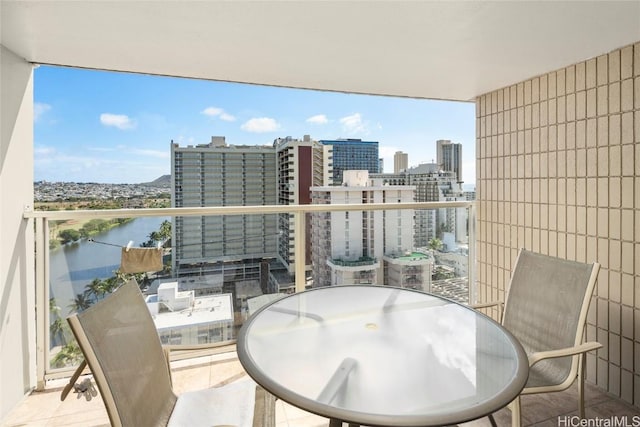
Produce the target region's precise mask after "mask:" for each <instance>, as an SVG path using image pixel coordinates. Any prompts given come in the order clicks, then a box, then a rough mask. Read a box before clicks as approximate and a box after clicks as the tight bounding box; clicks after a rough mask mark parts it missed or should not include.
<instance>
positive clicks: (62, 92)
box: [34, 66, 475, 185]
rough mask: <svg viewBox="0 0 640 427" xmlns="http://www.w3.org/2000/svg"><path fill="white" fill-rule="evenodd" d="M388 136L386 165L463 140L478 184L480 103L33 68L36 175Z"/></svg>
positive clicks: (79, 175) (119, 179)
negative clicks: (236, 148) (208, 152)
mask: <svg viewBox="0 0 640 427" xmlns="http://www.w3.org/2000/svg"><path fill="white" fill-rule="evenodd" d="M304 135H310V136H311V138H313V139H315V140H321V139H340V138H360V139H363V140H373V141H378V142H379V147H380V150H379V153H380V157H381V158H382V159H384V165H385V169H384V172H393V156H394V154H395V152H396V151H403V152H405V153H408V155H409V166H410V167H411V166H416V165H418V164H420V163H429V162H433V161H435V158H436V141H437V140H438V139H449V140H451V141H452V142H456V143H461V144H462V145H463V172H464V175H463V180H464V181H465V184H467V185H472V184H474V183H475V104H474V103H471V102H470V103H463V102H452V101H438V100H423V99H411V98H394V97H383V96H372V95H356V94H344V93H337V92H321V91H312V90H303V89H290V88H278V87H269V86H257V85H248V84H240V83H229V82H216V81H205V80H194V79H181V78H173V77H163V76H151V75H138V74H128V73H116V72H107V71H96V70H83V69H74V68H63V67H51V66H40V67H38V68H37V69H36V70H35V73H34V140H35V143H34V160H35V161H34V168H35V171H34V181H41V180H44V181H63V182H64V181H68V182H98V183H115V184H117V183H140V182H148V181H152V180H154V179H156V178H158V177H159V176H162V175H167V174H169V173H170V167H171V165H170V163H171V162H170V153H171V149H170V144H171V142H172V141H173V142H174V143H178V144H180V145H181V146H185V145H196V144H204V143H208V142H209V141H210V139H211V137H212V136H225V137H226V140H227V142H228V143H229V144H230V145H272V143H273V141H274V140H275V139H276V138H283V137H286V136H292V137H293V138H302V137H303V136H304Z"/></svg>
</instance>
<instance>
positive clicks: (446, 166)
mask: <svg viewBox="0 0 640 427" xmlns="http://www.w3.org/2000/svg"><path fill="white" fill-rule="evenodd" d="M436 158H437V162H438V165H439V166H440V168H441V169H442V170H443V171H445V172H455V174H456V179H457V181H458V182H462V144H458V143H455V142H451V141H450V140H448V139H440V140H438V141H436Z"/></svg>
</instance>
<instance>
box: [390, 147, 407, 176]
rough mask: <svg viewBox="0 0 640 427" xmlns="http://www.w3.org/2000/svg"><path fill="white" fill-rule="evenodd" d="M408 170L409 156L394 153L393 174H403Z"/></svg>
mask: <svg viewBox="0 0 640 427" xmlns="http://www.w3.org/2000/svg"><path fill="white" fill-rule="evenodd" d="M408 168H409V155H408V154H407V153H403V152H402V151H396V154H394V155H393V173H400V172H404V171H406V170H407V169H408Z"/></svg>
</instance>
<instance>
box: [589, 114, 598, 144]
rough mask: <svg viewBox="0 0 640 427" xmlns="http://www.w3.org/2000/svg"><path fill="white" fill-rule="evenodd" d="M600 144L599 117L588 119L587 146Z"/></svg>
mask: <svg viewBox="0 0 640 427" xmlns="http://www.w3.org/2000/svg"><path fill="white" fill-rule="evenodd" d="M596 145H598V121H597V119H594V118H591V119H587V147H595V146H596Z"/></svg>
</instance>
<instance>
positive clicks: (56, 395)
mask: <svg viewBox="0 0 640 427" xmlns="http://www.w3.org/2000/svg"><path fill="white" fill-rule="evenodd" d="M245 376H246V374H245V372H244V370H243V369H242V366H241V365H240V362H239V361H238V359H237V356H236V354H235V353H223V354H218V355H213V356H206V357H202V358H198V359H195V360H193V359H192V360H190V361H183V362H174V364H173V378H174V384H175V389H176V392H177V393H181V392H184V391H187V390H194V389H199V388H204V387H210V386H220V385H223V384H226V383H229V382H232V381H235V380H237V379H239V378H243V377H245ZM63 386H64V382H63V381H52V382H51V384H49V385H48V387H47V389H46V390H45V391H43V392H34V393H32V394H31V395H29V396H28V397H26V398H25V399H24V401H23V402H22V404H21V405H19V407H18V408H16V409H15V410H14V411H13V412H12V413H11V414H9V416H8V417H7V418H6V419H5V420H3V422H2V423H1V424H0V425H2V426H3V427H18V426H20V427H22V426H28V427H40V426H42V427H56V426H78V427H80V426H81V427H94V426H108V425H109V419H108V417H107V413H106V411H105V409H104V406H103V404H102V400H101V399H100V396H99V395H98V396H97V397H95V398H92V399H91V400H90V401H87V400H86V399H85V398H84V397H81V396H79V395H77V394H74V393H73V392H71V393H70V394H69V396H68V397H67V399H66V400H65V401H60V392H61V390H62V387H63ZM586 402H587V414H586V415H587V418H591V419H594V420H595V419H600V420H604V422H606V421H607V420H612V419H613V418H614V417H616V419H617V420H624V421H626V424H627V425H625V424H622V425H621V426H620V427H631V426H632V425H633V426H636V425H638V426H640V409H638V408H635V407H633V406H630V405H628V404H626V403H624V402H622V401H620V400H618V399H615V398H613V397H611V396H609V395H607V394H605V393H603V392H601V391H600V390H599V389H598V388H596V387H594V386H590V385H587V393H586ZM522 405H523V406H522V413H523V424H524V425H525V426H545V427H546V426H548V427H574V426H575V427H578V426H579V425H578V424H571V423H570V422H569V420H570V418H569V417H571V416H574V415H576V414H577V400H576V389H575V387H572V388H571V389H569V390H567V391H565V392H561V393H553V394H546V395H538V396H524V397H523V399H522ZM510 415H511V414H510V412H509V411H508V410H507V409H503V410H501V411H499V412H497V413H496V414H495V419H496V422H497V424H498V425H499V426H509V425H511V418H510ZM559 417H561V418H559ZM565 417H566V418H565ZM623 417H626V419H625V418H623ZM634 417H637V418H634ZM559 419H563V420H567V422H566V423H565V424H562V423H560V422H559ZM276 425H277V427H328V425H329V421H328V420H327V419H326V418H322V417H319V416H317V415H313V414H309V413H307V412H304V411H302V410H300V409H298V408H296V407H293V406H291V405H288V404H286V403H284V402H282V401H280V400H278V401H277V404H276ZM590 425H595V424H590ZM600 425H605V424H600ZM462 426H464V427H485V426H487V427H488V426H490V423H489V421H488V419H487V418H484V419H480V420H476V421H472V422H469V423H465V424H463V425H462Z"/></svg>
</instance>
